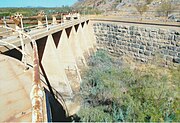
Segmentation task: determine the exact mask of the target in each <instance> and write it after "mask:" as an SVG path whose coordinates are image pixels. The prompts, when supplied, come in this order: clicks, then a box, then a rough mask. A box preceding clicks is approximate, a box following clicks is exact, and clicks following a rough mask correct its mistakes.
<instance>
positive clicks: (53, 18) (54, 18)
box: [52, 15, 57, 25]
mask: <svg viewBox="0 0 180 123" xmlns="http://www.w3.org/2000/svg"><path fill="white" fill-rule="evenodd" d="M52 24H53V25H55V24H57V20H56V15H52Z"/></svg>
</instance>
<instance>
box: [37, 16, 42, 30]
mask: <svg viewBox="0 0 180 123" xmlns="http://www.w3.org/2000/svg"><path fill="white" fill-rule="evenodd" d="M37 20H38V28H42V27H43V21H42V17H41V16H39V17H37Z"/></svg>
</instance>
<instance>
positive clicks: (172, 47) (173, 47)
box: [168, 46, 176, 51]
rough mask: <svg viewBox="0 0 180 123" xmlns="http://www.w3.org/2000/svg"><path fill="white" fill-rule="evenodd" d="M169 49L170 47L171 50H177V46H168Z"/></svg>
mask: <svg viewBox="0 0 180 123" xmlns="http://www.w3.org/2000/svg"><path fill="white" fill-rule="evenodd" d="M168 49H169V50H172V51H175V50H176V47H175V46H168Z"/></svg>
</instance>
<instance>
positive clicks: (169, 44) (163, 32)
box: [93, 22, 180, 64]
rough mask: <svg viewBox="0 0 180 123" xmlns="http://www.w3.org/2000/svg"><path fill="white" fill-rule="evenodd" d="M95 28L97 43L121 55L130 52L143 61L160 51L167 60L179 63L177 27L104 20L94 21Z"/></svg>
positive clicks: (179, 46) (179, 52)
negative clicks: (106, 21) (105, 21)
mask: <svg viewBox="0 0 180 123" xmlns="http://www.w3.org/2000/svg"><path fill="white" fill-rule="evenodd" d="M93 28H94V33H95V36H96V41H97V44H98V47H99V48H103V49H106V50H108V51H109V52H111V53H115V54H117V55H119V56H121V55H130V56H131V57H133V58H134V59H136V60H140V61H142V62H147V61H148V60H149V59H152V58H154V57H153V56H155V55H157V54H159V55H160V56H162V57H163V59H164V60H165V61H166V62H167V63H168V62H174V63H178V64H180V31H179V29H178V28H175V29H169V28H163V27H157V26H156V27H155V26H154V27H149V26H145V25H143V26H140V25H128V24H126V25H124V24H118V23H104V22H94V24H93Z"/></svg>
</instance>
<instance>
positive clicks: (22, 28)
mask: <svg viewBox="0 0 180 123" xmlns="http://www.w3.org/2000/svg"><path fill="white" fill-rule="evenodd" d="M21 30H22V32H23V30H24V26H23V21H22V18H21Z"/></svg>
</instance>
